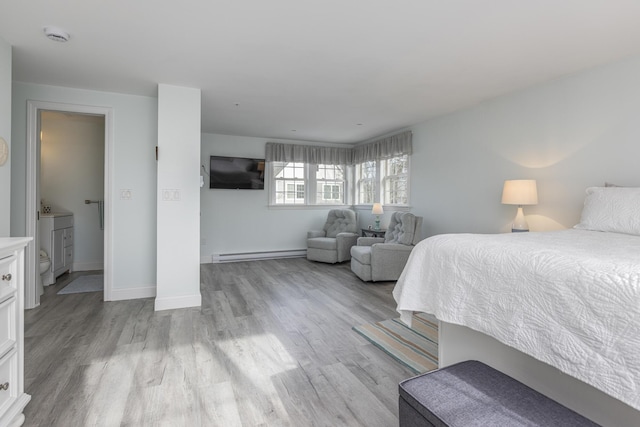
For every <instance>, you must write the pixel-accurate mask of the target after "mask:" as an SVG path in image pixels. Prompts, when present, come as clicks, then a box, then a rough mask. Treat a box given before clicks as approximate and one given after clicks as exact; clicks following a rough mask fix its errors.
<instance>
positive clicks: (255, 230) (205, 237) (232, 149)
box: [200, 134, 331, 261]
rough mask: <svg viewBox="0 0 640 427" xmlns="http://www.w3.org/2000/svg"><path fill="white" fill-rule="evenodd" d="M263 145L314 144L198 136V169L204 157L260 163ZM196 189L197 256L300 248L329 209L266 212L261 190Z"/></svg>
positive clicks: (318, 226)
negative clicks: (199, 212) (198, 213)
mask: <svg viewBox="0 0 640 427" xmlns="http://www.w3.org/2000/svg"><path fill="white" fill-rule="evenodd" d="M267 142H285V143H295V144H317V143H309V142H304V141H290V140H289V141H285V140H276V139H269V138H252V137H242V136H229V135H219V134H202V153H201V162H202V163H201V164H202V165H204V166H205V168H206V170H207V171H209V156H212V155H216V156H236V157H251V158H264V156H265V144H266V143H267ZM204 177H205V185H204V187H203V188H202V190H201V209H202V216H201V219H200V224H201V225H200V233H201V238H202V241H201V243H204V244H202V246H201V250H200V255H201V258H202V259H203V261H204V260H206V259H210V258H211V255H212V254H228V253H247V252H270V251H288V250H300V249H306V247H307V245H306V238H307V230H321V229H322V226H323V225H324V222H325V220H326V219H327V212H328V211H329V210H330V209H331V207H326V206H321V207H310V208H302V209H299V208H296V209H290V208H269V206H268V197H267V190H266V183H265V190H222V189H210V188H209V181H208V177H207V176H206V175H205V176H204Z"/></svg>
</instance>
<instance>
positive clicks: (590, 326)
mask: <svg viewBox="0 0 640 427" xmlns="http://www.w3.org/2000/svg"><path fill="white" fill-rule="evenodd" d="M393 296H394V297H395V299H396V302H397V303H398V311H399V312H400V314H401V318H402V320H404V321H405V322H406V323H409V322H410V319H411V312H413V311H421V312H426V313H432V314H434V315H435V316H436V317H437V318H438V319H440V320H442V321H445V322H449V323H454V324H458V325H464V326H467V327H470V328H471V329H474V330H477V331H480V332H483V333H485V334H487V335H490V336H492V337H494V338H496V339H498V340H499V341H501V342H502V343H504V344H507V345H509V346H511V347H514V348H516V349H518V350H520V351H522V352H524V353H526V354H529V355H531V356H533V357H534V358H536V359H538V360H541V361H543V362H546V363H548V364H550V365H552V366H555V367H556V368H558V369H560V370H561V371H563V372H565V373H567V374H569V375H571V376H573V377H575V378H578V379H580V380H582V381H584V382H586V383H588V384H590V385H592V386H594V387H596V388H598V389H600V390H602V391H603V392H605V393H607V394H609V395H611V396H613V397H615V398H616V399H619V400H621V401H623V402H625V403H627V404H628V405H630V406H632V407H634V408H636V409H640V237H638V236H631V235H625V234H616V233H602V232H595V231H585V230H573V229H572V230H563V231H553V232H544V233H508V234H496V235H482V234H447V235H439V236H434V237H431V238H429V239H426V240H423V241H422V242H420V243H419V244H418V245H417V246H416V247H415V248H414V250H413V252H412V253H411V256H410V258H409V261H408V262H407V266H406V267H405V269H404V271H403V273H402V275H401V277H400V279H399V280H398V283H397V284H396V286H395V288H394V290H393Z"/></svg>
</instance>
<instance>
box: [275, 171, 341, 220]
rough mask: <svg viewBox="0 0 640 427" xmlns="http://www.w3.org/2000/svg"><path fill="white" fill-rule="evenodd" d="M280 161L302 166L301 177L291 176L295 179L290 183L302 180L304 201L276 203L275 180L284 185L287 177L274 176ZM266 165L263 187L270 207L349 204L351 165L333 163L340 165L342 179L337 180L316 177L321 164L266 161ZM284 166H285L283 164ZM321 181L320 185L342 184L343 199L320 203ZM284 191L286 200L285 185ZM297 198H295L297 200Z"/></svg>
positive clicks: (338, 205)
mask: <svg viewBox="0 0 640 427" xmlns="http://www.w3.org/2000/svg"><path fill="white" fill-rule="evenodd" d="M282 163H287V164H289V163H296V164H302V165H303V168H304V172H303V178H302V179H301V178H291V179H290V180H291V181H295V183H292V184H298V183H299V182H304V201H303V202H301V203H286V202H285V203H277V199H278V190H277V182H278V181H284V182H285V185H286V181H287V179H283V178H277V177H276V173H275V169H276V167H278V165H281V164H282ZM267 165H268V167H267V168H266V169H267V174H266V177H267V184H266V185H265V189H266V190H267V191H268V192H269V195H268V198H269V207H270V208H320V209H326V208H327V207H346V206H349V204H350V199H351V190H350V187H351V182H352V175H353V174H352V171H351V169H353V168H352V167H351V166H349V165H335V167H342V168H343V170H342V180H338V179H329V180H325V179H318V178H317V172H318V166H323V165H315V164H311V163H303V162H267ZM326 166H334V165H326ZM285 167H286V166H285ZM319 183H321V184H320V185H330V186H340V184H341V186H342V191H343V200H341V201H339V202H337V203H332V202H330V201H329V202H328V203H322V202H321V201H320V200H322V199H323V197H320V196H321V195H319V194H318V190H317V189H318V184H319ZM284 193H285V197H284V200H285V201H286V200H287V197H286V193H287V190H286V187H285V190H284ZM297 199H298V198H296V200H297Z"/></svg>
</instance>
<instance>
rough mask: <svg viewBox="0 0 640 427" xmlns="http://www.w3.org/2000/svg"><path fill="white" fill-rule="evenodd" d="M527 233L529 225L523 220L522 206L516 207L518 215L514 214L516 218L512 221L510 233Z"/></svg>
mask: <svg viewBox="0 0 640 427" xmlns="http://www.w3.org/2000/svg"><path fill="white" fill-rule="evenodd" d="M527 231H529V224H527V220H526V219H524V211H523V210H522V206H518V213H517V214H516V217H515V219H514V220H513V225H512V226H511V232H512V233H522V232H527Z"/></svg>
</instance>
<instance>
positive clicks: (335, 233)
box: [307, 209, 358, 264]
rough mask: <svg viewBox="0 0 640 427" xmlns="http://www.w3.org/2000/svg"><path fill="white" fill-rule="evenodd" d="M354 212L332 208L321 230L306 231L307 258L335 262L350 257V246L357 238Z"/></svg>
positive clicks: (356, 223) (346, 259)
mask: <svg viewBox="0 0 640 427" xmlns="http://www.w3.org/2000/svg"><path fill="white" fill-rule="evenodd" d="M357 231H358V222H357V220H356V213H355V212H354V211H352V210H350V209H332V210H330V211H329V214H328V215H327V222H326V223H325V224H324V227H323V229H322V231H309V232H307V259H308V260H311V261H320V262H327V263H330V264H335V263H337V262H343V261H348V260H349V259H351V253H350V250H351V247H352V246H353V245H355V244H356V241H357V240H358V233H357Z"/></svg>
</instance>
